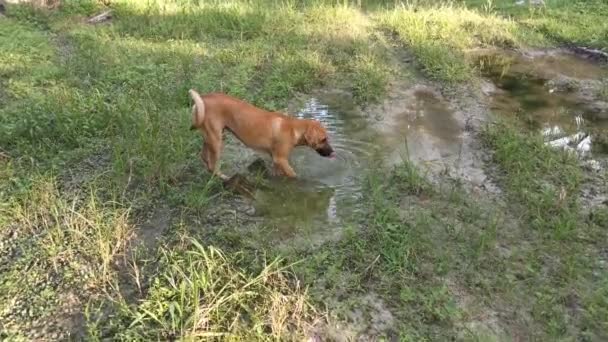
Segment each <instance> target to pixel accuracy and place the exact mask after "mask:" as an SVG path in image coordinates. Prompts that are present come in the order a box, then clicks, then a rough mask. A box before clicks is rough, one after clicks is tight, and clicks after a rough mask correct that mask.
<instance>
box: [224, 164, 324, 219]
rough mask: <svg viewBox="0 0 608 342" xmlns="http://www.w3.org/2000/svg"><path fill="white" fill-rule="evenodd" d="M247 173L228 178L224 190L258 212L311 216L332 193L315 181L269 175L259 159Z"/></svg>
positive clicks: (269, 172)
mask: <svg viewBox="0 0 608 342" xmlns="http://www.w3.org/2000/svg"><path fill="white" fill-rule="evenodd" d="M247 171H248V172H247V173H246V174H241V173H237V174H235V175H233V176H232V177H230V178H229V179H228V180H226V181H225V182H224V187H225V188H226V189H228V190H230V191H232V192H234V193H236V194H238V195H241V196H243V197H245V198H247V199H249V200H251V201H252V202H254V203H256V205H255V206H256V207H258V209H260V213H261V212H266V211H269V210H270V211H272V208H273V207H277V206H279V207H281V208H283V209H281V211H282V213H283V214H285V215H288V216H290V215H295V216H301V215H313V214H314V213H316V212H324V211H325V209H326V208H327V207H328V206H329V204H330V199H331V197H332V196H333V194H334V189H333V188H330V187H327V186H325V185H324V184H322V183H321V182H318V181H314V180H308V179H299V178H296V179H288V178H285V177H277V176H273V175H272V173H271V171H270V168H269V167H268V166H267V165H266V163H265V162H264V160H263V159H261V158H258V159H256V160H255V161H254V162H253V163H251V164H250V165H249V166H248V167H247ZM263 208H265V209H263ZM289 213H291V214H289Z"/></svg>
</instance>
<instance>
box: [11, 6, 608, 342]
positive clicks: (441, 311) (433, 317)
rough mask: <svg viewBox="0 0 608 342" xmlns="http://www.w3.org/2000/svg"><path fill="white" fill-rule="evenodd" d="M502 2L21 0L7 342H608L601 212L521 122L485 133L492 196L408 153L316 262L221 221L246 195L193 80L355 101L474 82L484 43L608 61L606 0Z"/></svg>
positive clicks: (372, 173)
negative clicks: (575, 50)
mask: <svg viewBox="0 0 608 342" xmlns="http://www.w3.org/2000/svg"><path fill="white" fill-rule="evenodd" d="M512 3H513V2H511V1H509V2H508V4H507V2H506V1H503V2H499V1H496V2H493V1H476V0H471V1H454V2H449V3H444V2H438V1H410V2H408V3H407V4H401V3H396V2H394V1H385V2H382V1H379V0H374V1H371V0H370V1H359V2H357V1H351V2H348V1H311V2H306V1H277V2H273V1H170V0H165V1H160V0H159V1H143V0H133V1H128V0H118V1H113V2H112V3H111V4H110V5H109V6H110V7H111V8H112V9H113V11H114V16H113V18H112V20H111V22H109V23H104V24H99V25H89V24H86V23H85V21H84V18H86V17H87V16H90V15H93V14H96V13H99V12H100V11H102V10H103V9H104V5H102V4H101V3H98V2H93V1H87V0H82V1H76V0H71V1H64V2H63V3H62V5H61V6H60V7H58V8H57V9H54V10H44V9H35V8H32V7H31V6H28V5H11V6H9V7H8V10H7V13H6V15H5V16H2V15H0V338H1V339H3V340H4V339H7V340H16V341H21V340H40V339H42V340H55V339H62V338H67V337H68V336H71V337H72V338H76V339H86V340H101V339H107V338H110V339H118V340H129V341H131V340H141V341H145V340H150V339H152V340H157V339H160V340H167V339H175V338H182V339H218V340H243V341H250V340H302V339H304V337H305V336H310V335H311V334H313V333H314V334H318V335H320V336H325V337H328V338H334V339H339V338H350V337H352V338H355V337H357V336H359V337H361V338H363V339H372V338H373V337H377V338H386V339H389V338H399V339H400V340H403V341H410V340H411V341H419V340H445V339H450V338H455V339H462V340H588V341H595V340H605V339H607V338H608V335H607V333H606V332H608V272H606V267H607V266H606V263H607V262H608V260H607V255H606V247H605V242H606V241H608V240H607V238H608V236H607V234H608V232H607V230H606V228H607V227H608V209H606V207H605V206H603V207H597V208H594V209H593V210H592V211H588V210H586V209H587V208H584V207H583V205H582V204H581V203H580V200H579V195H580V194H581V191H582V188H583V187H584V185H585V184H587V183H588V181H589V179H588V177H587V176H586V174H585V171H584V170H583V169H582V168H581V167H580V166H579V164H578V163H577V161H576V160H575V158H572V157H571V156H569V155H566V154H563V153H561V152H558V151H554V150H550V149H548V148H547V147H545V146H544V145H543V143H542V139H541V138H540V137H538V136H536V135H534V134H530V133H523V132H519V131H518V130H517V129H516V128H515V126H512V125H510V124H508V123H500V124H496V125H490V126H488V127H485V128H483V129H482V131H481V132H479V136H480V137H479V139H480V141H481V142H482V143H483V144H484V146H485V147H487V148H488V150H489V151H490V153H491V161H490V162H489V163H490V164H491V167H492V168H493V169H495V170H496V172H495V175H494V177H495V180H496V181H497V182H498V183H499V184H500V185H501V187H502V189H503V192H502V194H501V196H500V198H492V197H487V198H486V197H485V196H470V195H468V191H469V190H467V189H466V187H465V186H464V185H463V184H461V183H459V182H456V181H454V180H452V179H447V178H446V179H444V180H442V181H440V182H439V184H438V183H436V182H430V181H429V180H427V178H426V177H425V175H424V173H423V172H421V171H420V170H418V169H417V167H416V166H415V165H413V164H412V163H410V162H407V161H406V162H404V163H403V164H401V165H398V166H396V167H395V168H393V169H382V168H374V169H370V170H369V172H368V176H367V178H366V189H365V194H364V201H363V202H364V203H365V205H364V207H365V208H364V210H363V212H362V213H361V214H357V215H358V216H357V217H353V218H352V222H353V223H352V224H349V225H348V227H345V228H344V231H345V234H344V236H343V238H342V239H341V240H340V241H339V242H337V243H333V242H332V243H328V244H326V245H323V246H321V247H319V248H317V249H309V250H289V249H279V248H277V247H276V246H275V244H274V242H273V241H267V240H265V239H264V238H263V237H261V236H260V235H258V234H256V231H255V230H253V229H251V230H247V231H246V232H243V230H242V229H239V226H238V222H234V221H230V220H219V221H217V222H214V221H213V220H211V219H208V218H209V217H215V216H214V215H216V214H217V212H218V210H219V209H218V207H219V205H218V203H223V204H226V203H228V204H230V203H232V202H233V201H234V197H235V195H234V194H231V193H230V192H228V191H226V190H225V189H223V187H222V186H221V184H219V182H217V181H216V180H215V179H213V178H211V177H210V175H209V174H208V173H206V172H205V171H204V170H203V168H202V167H201V165H200V161H199V160H198V157H197V156H198V151H199V149H200V137H199V136H198V135H196V134H193V132H191V131H189V130H188V127H189V122H190V118H189V113H190V111H189V99H188V97H187V90H188V89H190V88H193V87H194V88H197V89H198V90H199V91H201V92H206V91H223V92H226V93H229V94H232V95H235V96H238V97H241V98H243V99H245V100H248V101H250V102H252V103H254V104H256V105H259V106H262V107H264V108H267V109H269V110H283V109H285V108H287V106H288V105H289V104H290V101H292V100H293V98H294V97H296V96H297V95H300V94H308V93H311V92H313V91H315V90H318V89H341V90H345V91H347V92H350V93H352V95H353V99H354V101H355V102H356V103H357V104H358V105H360V106H362V107H365V106H368V105H372V104H374V103H377V102H378V101H381V100H384V99H385V96H386V94H387V93H388V91H389V88H390V86H391V83H392V82H398V81H399V80H398V77H399V75H401V74H402V73H403V72H411V73H416V72H418V71H421V74H422V76H421V77H424V78H426V79H428V80H429V82H436V84H438V85H441V86H445V87H447V88H449V87H452V86H454V85H458V84H471V85H472V84H475V83H476V82H477V81H478V79H479V70H478V68H477V65H476V62H475V60H473V59H472V58H470V56H469V52H471V51H473V50H476V49H484V48H495V47H498V48H520V47H545V46H558V45H564V44H569V45H583V46H590V47H597V48H602V47H606V46H608V26H607V24H606V23H605V20H604V18H605V17H606V16H608V4H606V3H605V2H604V1H601V0H596V1H562V0H555V1H551V0H547V1H546V5H545V6H541V7H531V6H528V5H524V6H519V5H513V4H512ZM400 51H408V52H409V53H411V54H412V56H414V63H413V64H412V65H411V66H408V68H411V70H399V68H403V67H404V66H402V65H401V64H398V63H396V62H395V58H394V56H395V55H398V54H399V53H401V52H400ZM387 180H388V181H387ZM603 186H604V191H605V189H606V184H605V183H604V184H603ZM167 217H170V218H171V219H170V220H169V219H167ZM150 222H152V223H150Z"/></svg>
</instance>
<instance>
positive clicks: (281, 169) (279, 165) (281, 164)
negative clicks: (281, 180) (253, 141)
mask: <svg viewBox="0 0 608 342" xmlns="http://www.w3.org/2000/svg"><path fill="white" fill-rule="evenodd" d="M272 161H273V163H274V170H275V173H276V174H279V175H285V176H287V177H289V178H295V177H296V172H295V171H294V170H293V169H292V168H291V166H290V165H289V161H287V158H274V157H273V158H272Z"/></svg>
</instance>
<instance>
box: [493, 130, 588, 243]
mask: <svg viewBox="0 0 608 342" xmlns="http://www.w3.org/2000/svg"><path fill="white" fill-rule="evenodd" d="M484 140H485V142H486V143H487V144H488V146H489V147H490V148H491V149H492V150H494V159H495V161H496V162H497V163H498V164H499V165H500V166H501V168H502V169H503V171H504V177H505V182H506V185H507V187H508V189H509V191H510V193H511V196H513V199H514V200H515V201H516V203H521V205H522V209H523V210H524V211H525V213H526V216H527V218H528V220H529V222H530V223H531V225H532V227H533V228H537V229H546V230H548V231H553V232H555V234H557V235H558V236H561V237H562V238H566V237H568V236H570V235H569V234H570V233H573V232H575V231H576V227H577V221H578V219H579V217H578V213H579V209H580V208H579V205H578V201H577V199H578V191H579V186H580V184H581V180H582V171H581V169H580V167H579V166H578V163H577V160H576V158H575V157H574V156H573V155H571V154H568V153H559V152H556V151H553V150H551V149H550V148H549V147H547V146H546V145H545V144H544V142H543V140H542V138H541V137H539V136H535V135H523V134H521V133H519V132H517V131H516V130H515V129H514V128H511V127H508V126H505V125H504V124H503V125H498V126H496V127H490V128H489V129H488V130H486V131H485V133H484Z"/></svg>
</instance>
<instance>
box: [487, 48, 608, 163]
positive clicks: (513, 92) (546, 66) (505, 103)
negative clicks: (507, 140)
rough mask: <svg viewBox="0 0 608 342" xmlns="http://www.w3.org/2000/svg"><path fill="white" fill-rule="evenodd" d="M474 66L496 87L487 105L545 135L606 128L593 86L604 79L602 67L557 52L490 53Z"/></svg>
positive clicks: (605, 71)
mask: <svg viewBox="0 0 608 342" xmlns="http://www.w3.org/2000/svg"><path fill="white" fill-rule="evenodd" d="M480 65H481V67H482V68H481V69H482V72H483V75H484V76H486V77H488V78H489V79H490V80H491V81H492V82H493V83H494V85H496V89H494V90H493V91H492V94H491V99H492V108H491V109H492V110H493V111H494V112H496V113H498V114H500V115H504V116H506V117H508V118H512V119H514V120H518V121H519V122H521V123H523V124H524V126H525V127H526V128H528V129H531V130H538V131H541V132H543V134H545V135H546V136H547V139H554V138H560V137H564V136H568V135H572V134H575V133H583V134H587V133H588V132H590V131H591V132H595V133H596V134H597V132H601V131H606V130H608V120H606V118H607V113H606V108H602V103H601V102H602V101H601V99H599V100H598V99H597V98H598V97H601V96H600V95H598V94H595V92H598V89H593V88H600V87H602V84H601V82H603V81H605V80H608V69H606V68H605V67H604V66H602V65H599V64H596V63H593V62H591V61H589V60H586V59H583V58H580V57H577V56H576V55H573V54H571V53H567V52H565V51H561V50H555V51H540V52H530V53H527V54H523V55H515V54H512V53H502V54H498V55H497V54H490V55H486V56H482V57H481V58H480ZM592 151H593V148H592ZM595 152H597V153H604V152H602V151H601V150H600V149H599V148H598V149H595Z"/></svg>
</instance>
